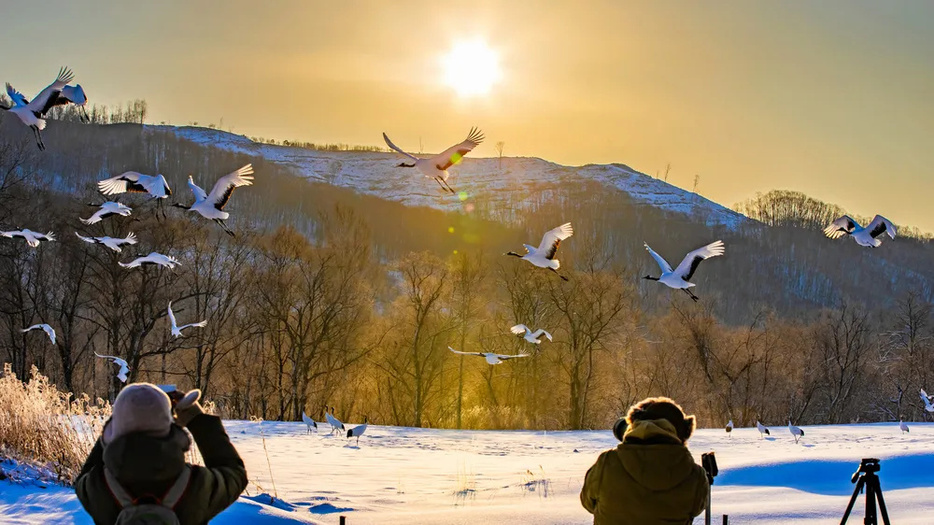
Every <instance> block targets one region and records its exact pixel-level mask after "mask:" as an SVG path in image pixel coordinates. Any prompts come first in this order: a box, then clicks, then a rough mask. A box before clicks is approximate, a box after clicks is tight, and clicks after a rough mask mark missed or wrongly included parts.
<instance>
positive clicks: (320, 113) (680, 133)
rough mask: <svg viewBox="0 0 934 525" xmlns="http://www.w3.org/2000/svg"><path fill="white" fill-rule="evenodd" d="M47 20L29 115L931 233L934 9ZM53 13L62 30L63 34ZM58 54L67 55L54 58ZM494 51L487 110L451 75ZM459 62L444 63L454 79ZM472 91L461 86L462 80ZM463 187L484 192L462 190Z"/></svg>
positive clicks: (60, 8) (231, 11)
mask: <svg viewBox="0 0 934 525" xmlns="http://www.w3.org/2000/svg"><path fill="white" fill-rule="evenodd" d="M255 6H256V4H255V3H253V2H248V1H246V0H235V1H231V2H226V3H224V8H223V10H218V9H217V8H216V6H215V5H214V4H211V3H207V2H205V3H190V4H189V3H185V2H175V1H170V2H163V3H159V4H144V5H124V4H116V5H112V6H111V5H108V7H107V8H106V12H103V13H101V12H93V10H92V9H89V8H88V7H87V4H84V5H79V4H76V3H69V2H64V1H61V0H53V1H50V2H47V3H46V5H45V8H43V9H41V10H26V11H25V12H23V13H22V14H19V13H18V14H16V15H14V16H8V17H4V19H2V20H0V44H2V45H4V47H5V48H6V49H7V50H21V49H27V51H25V52H16V53H7V54H5V55H4V56H3V58H0V80H2V81H4V82H10V83H12V84H13V85H14V86H15V87H16V88H18V89H19V90H21V91H23V92H24V94H26V96H27V97H32V96H34V95H35V93H36V92H38V91H39V90H41V89H42V88H43V87H45V86H46V85H47V84H48V83H49V82H50V81H51V80H52V79H53V78H54V75H55V73H56V72H57V71H58V68H59V67H60V66H62V65H67V66H70V67H71V68H72V69H73V70H74V72H75V80H76V82H78V83H80V84H82V85H83V86H84V88H85V90H86V91H87V93H88V96H89V98H90V102H91V103H96V104H104V105H114V104H122V103H125V102H126V101H129V100H132V99H137V98H139V99H145V100H146V101H147V102H148V106H149V116H148V117H147V121H148V122H150V123H160V122H163V121H164V122H166V123H171V124H177V125H185V124H188V123H191V122H198V123H199V125H208V124H211V123H213V124H216V125H220V126H222V127H223V129H231V130H232V131H234V132H235V133H241V134H245V135H248V136H262V137H267V138H275V139H277V140H283V139H288V140H302V141H309V142H319V143H335V142H341V143H348V144H359V145H378V146H383V145H384V144H383V143H382V138H381V133H382V132H383V131H385V132H387V133H388V134H389V135H390V136H391V137H392V138H393V140H394V141H395V142H396V143H397V144H398V145H399V146H401V147H403V148H405V149H408V150H413V151H417V150H418V149H419V143H420V142H421V144H422V147H423V149H424V150H425V151H439V150H441V149H443V148H445V147H447V146H449V145H451V144H453V143H454V142H457V141H459V140H461V139H463V138H464V136H465V135H466V133H467V130H468V129H469V128H470V127H471V126H478V127H480V128H481V129H482V130H483V131H484V132H485V133H486V137H487V140H486V142H484V143H483V144H482V145H481V146H479V147H478V148H477V149H476V150H475V151H474V154H475V155H476V156H495V155H496V151H495V147H494V144H495V143H496V142H498V141H503V142H505V151H504V154H505V155H508V156H535V157H541V158H544V159H547V160H550V161H554V162H558V163H561V164H569V165H580V164H590V163H611V162H618V163H624V164H627V165H629V166H631V167H632V168H634V169H637V170H639V171H642V172H645V173H648V174H650V175H655V174H656V173H658V174H660V175H661V174H663V173H664V171H665V167H666V165H667V164H669V163H670V164H671V172H670V174H669V178H668V180H669V182H671V183H672V184H675V185H678V186H680V187H683V188H686V189H689V190H690V189H691V188H692V186H693V182H694V177H695V175H696V174H697V175H700V184H699V187H698V192H699V193H701V194H702V195H704V196H706V197H708V198H710V199H712V200H714V201H717V202H719V203H721V204H723V205H726V206H732V205H734V204H735V203H737V202H739V201H743V200H745V199H747V198H750V197H752V196H753V195H754V194H755V193H756V192H767V191H769V190H772V189H791V190H796V191H801V192H803V193H806V194H808V195H811V196H813V197H815V198H819V199H821V200H825V201H828V202H833V203H836V204H839V205H841V206H843V207H845V208H846V209H847V210H849V211H851V212H852V213H856V214H860V215H867V216H871V215H873V214H875V213H881V214H883V215H886V216H887V217H888V218H890V219H891V220H893V221H895V222H897V223H900V224H908V225H914V226H917V227H919V228H921V229H923V230H926V231H934V218H931V217H930V216H929V214H927V213H926V208H927V207H928V206H929V205H928V203H927V194H928V193H930V192H931V191H932V190H934V182H932V181H931V177H926V176H925V168H926V167H927V165H929V164H930V162H931V160H932V158H931V157H932V155H934V154H932V153H931V152H932V151H934V148H932V147H931V146H932V144H931V142H932V139H931V137H932V136H934V102H932V101H931V97H930V95H931V94H932V93H934V69H932V67H931V65H932V63H934V45H932V44H934V34H932V33H931V32H930V31H929V30H928V29H927V28H928V27H929V26H930V22H931V21H934V4H928V3H921V2H910V1H901V2H892V3H885V4H880V3H877V2H870V1H867V0H859V1H852V2H843V1H833V2H821V3H812V2H803V1H796V2H783V3H781V4H774V3H771V2H764V1H754V2H738V1H736V2H734V1H725V0H719V1H716V2H710V3H704V4H695V3H690V2H669V1H660V2H652V3H635V2H633V3H630V2H609V1H606V2H602V1H601V2H589V3H587V4H586V5H582V4H580V3H549V4H540V3H537V2H528V1H517V2H510V3H509V4H508V5H499V4H498V3H496V2H490V1H480V2H477V3H476V4H475V5H471V6H470V7H469V8H466V9H465V8H464V7H463V4H462V3H459V4H455V3H453V2H427V1H414V2H405V3H404V4H392V5H389V4H384V3H380V2H372V1H359V2H347V3H345V4H341V5H331V4H330V3H325V2H299V1H291V0H290V1H283V2H277V3H275V4H273V5H272V6H263V8H262V9H259V10H258V9H256V8H255ZM49 13H54V14H55V16H49ZM56 38H58V40H56ZM465 42H467V43H469V42H479V43H481V44H483V45H484V46H486V47H487V48H488V49H489V50H490V51H491V53H493V54H494V55H495V58H496V59H497V61H498V72H499V73H498V77H499V78H498V80H497V81H496V82H495V83H493V84H492V85H491V86H489V88H488V92H486V93H485V94H475V95H470V96H465V95H462V94H461V93H460V91H461V90H460V89H457V88H455V87H454V86H453V85H452V81H451V80H450V79H449V78H448V76H446V75H447V73H446V71H445V57H449V56H452V55H451V54H450V53H451V50H452V49H455V48H457V47H458V46H461V45H463V44H464V43H465ZM449 62H450V60H449ZM453 82H457V81H453ZM462 174H463V175H465V176H469V173H468V172H466V171H462Z"/></svg>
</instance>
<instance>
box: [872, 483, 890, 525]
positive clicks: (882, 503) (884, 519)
mask: <svg viewBox="0 0 934 525" xmlns="http://www.w3.org/2000/svg"><path fill="white" fill-rule="evenodd" d="M875 485H876V488H875V492H876V497H878V498H879V511H880V512H882V523H883V524H884V525H890V523H889V512H888V511H887V510H886V508H885V500H884V499H882V486H881V485H879V478H876V480H875Z"/></svg>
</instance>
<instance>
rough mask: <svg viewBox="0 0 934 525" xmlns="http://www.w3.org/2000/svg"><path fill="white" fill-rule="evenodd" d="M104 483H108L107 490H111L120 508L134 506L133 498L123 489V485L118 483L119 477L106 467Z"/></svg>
mask: <svg viewBox="0 0 934 525" xmlns="http://www.w3.org/2000/svg"><path fill="white" fill-rule="evenodd" d="M104 481H105V482H106V483H107V488H108V489H110V493H111V494H113V497H114V499H115V500H117V503H119V504H120V508H125V507H129V506H130V505H132V504H133V497H132V496H130V493H129V492H127V491H126V489H124V488H123V485H121V484H120V482H118V481H117V477H116V476H114V474H113V472H111V471H110V469H109V468H107V467H104Z"/></svg>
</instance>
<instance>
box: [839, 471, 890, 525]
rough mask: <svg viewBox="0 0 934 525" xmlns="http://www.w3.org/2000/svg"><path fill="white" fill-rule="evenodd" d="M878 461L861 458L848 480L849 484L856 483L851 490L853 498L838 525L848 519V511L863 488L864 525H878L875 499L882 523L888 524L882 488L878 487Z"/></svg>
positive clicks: (843, 523) (841, 524)
mask: <svg viewBox="0 0 934 525" xmlns="http://www.w3.org/2000/svg"><path fill="white" fill-rule="evenodd" d="M880 468H882V467H880V466H879V460H878V459H875V458H863V460H862V461H860V463H859V468H858V469H856V472H854V473H853V477H852V478H850V482H851V483H856V488H855V489H854V490H853V497H852V498H850V504H849V505H847V506H846V512H844V513H843V519H842V520H841V521H840V525H845V524H846V520H847V518H849V517H850V511H851V510H853V504H854V503H856V497H857V496H859V494H860V492H862V491H863V488H865V489H866V516H865V517H864V518H863V524H864V525H878V523H879V522H878V520H877V518H876V499H877V498H878V500H879V510H880V511H881V512H882V523H883V524H884V525H890V524H889V513H888V511H886V510H885V500H884V499H882V487H880V486H879V476H876V472H879V469H880Z"/></svg>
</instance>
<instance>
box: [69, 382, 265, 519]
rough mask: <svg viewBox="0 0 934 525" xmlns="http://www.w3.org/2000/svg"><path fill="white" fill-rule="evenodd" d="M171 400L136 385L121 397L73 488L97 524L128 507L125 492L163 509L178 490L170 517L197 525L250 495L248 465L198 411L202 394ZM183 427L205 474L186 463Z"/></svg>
mask: <svg viewBox="0 0 934 525" xmlns="http://www.w3.org/2000/svg"><path fill="white" fill-rule="evenodd" d="M172 395H173V398H172V399H170V398H169V395H168V394H166V393H165V392H163V391H162V390H160V389H159V388H158V387H157V386H155V385H152V384H149V383H135V384H132V385H128V386H127V387H125V388H124V389H123V390H122V391H121V392H120V394H119V395H118V396H117V399H116V401H114V405H113V414H112V415H111V418H110V420H108V421H107V423H106V424H105V425H104V431H103V433H102V435H101V437H100V438H99V439H98V440H97V443H96V444H95V445H94V449H93V450H92V451H91V454H90V456H88V459H87V461H85V464H84V467H83V468H82V469H81V473H80V474H79V475H78V478H77V479H76V480H75V492H76V493H77V495H78V499H79V500H80V501H81V504H82V505H83V506H84V508H85V510H87V512H88V513H89V514H90V515H91V517H92V518H94V522H95V523H97V524H100V525H102V524H108V525H109V524H112V523H114V522H115V521H116V520H117V516H118V515H119V514H120V511H121V509H122V508H123V505H121V504H120V503H118V497H117V496H116V494H119V493H120V492H121V491H123V492H125V493H126V494H128V495H129V496H130V499H132V500H133V503H134V504H137V503H138V502H145V503H154V504H161V503H162V500H163V498H166V496H167V494H168V493H169V491H170V489H172V488H173V487H174V486H176V485H177V486H178V490H179V491H181V496H180V498H178V499H177V502H176V503H175V505H173V506H172V509H173V510H174V512H175V515H176V516H177V517H178V520H179V522H180V523H182V524H183V525H188V524H191V525H200V524H203V523H207V522H208V520H210V519H211V518H213V517H214V516H216V515H217V514H219V513H220V512H221V511H223V510H224V509H226V508H227V507H228V506H230V505H231V504H232V503H233V502H234V501H236V500H237V498H238V497H239V496H240V493H241V492H242V491H243V489H244V488H246V483H247V476H246V469H245V468H244V466H243V461H242V460H241V459H240V455H239V454H237V451H236V449H234V447H233V445H232V444H231V443H230V439H229V438H228V437H227V433H226V432H225V431H224V426H223V424H222V423H221V420H220V418H218V417H216V416H212V415H209V414H205V413H204V410H203V409H202V408H201V405H200V404H199V403H198V399H199V398H200V396H201V392H200V391H199V390H192V391H190V392H188V393H187V394H185V395H184V396H182V395H181V394H179V393H177V392H173V393H172ZM173 402H174V403H175V407H174V411H175V417H174V418H173V414H172V412H173V406H172V405H173ZM183 427H187V428H188V431H189V432H191V435H192V436H193V437H194V440H195V443H197V444H198V449H199V450H200V451H201V456H202V457H203V459H204V465H205V466H203V467H201V466H197V465H189V464H187V463H185V452H187V451H188V449H189V448H190V447H191V440H190V438H189V437H188V434H186V433H185V431H184V430H183ZM105 470H106V471H109V475H105ZM186 471H187V472H186ZM183 473H184V474H183ZM185 478H187V480H186V479H185ZM179 480H181V482H180V481H179ZM117 487H119V488H117ZM173 499H175V498H173ZM166 506H168V505H166Z"/></svg>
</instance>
